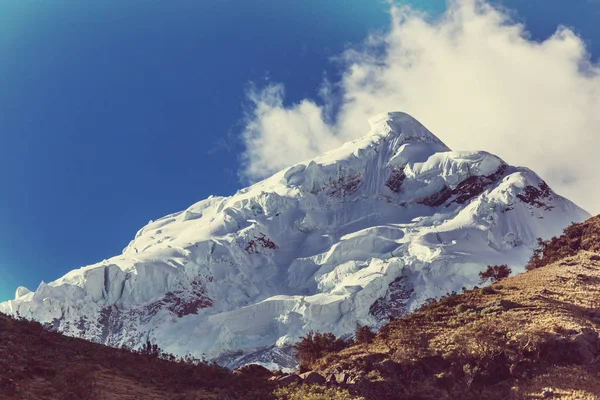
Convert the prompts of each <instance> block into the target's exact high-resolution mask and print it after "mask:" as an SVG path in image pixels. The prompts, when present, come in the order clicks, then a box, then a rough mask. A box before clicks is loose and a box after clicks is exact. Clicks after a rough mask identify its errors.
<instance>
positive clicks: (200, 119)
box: [0, 0, 600, 300]
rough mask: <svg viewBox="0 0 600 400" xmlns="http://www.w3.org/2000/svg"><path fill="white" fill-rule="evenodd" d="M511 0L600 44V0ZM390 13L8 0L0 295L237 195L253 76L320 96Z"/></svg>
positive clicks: (291, 93)
mask: <svg viewBox="0 0 600 400" xmlns="http://www.w3.org/2000/svg"><path fill="white" fill-rule="evenodd" d="M503 3H504V4H505V5H507V6H509V7H511V8H516V9H517V12H518V15H519V18H520V19H522V20H523V21H524V22H525V23H526V24H527V28H528V29H529V31H531V33H532V35H533V37H534V38H539V39H541V38H545V37H547V36H548V35H549V34H551V33H552V32H554V30H555V29H556V26H557V25H558V24H561V23H562V24H566V25H569V26H573V27H574V28H575V30H576V32H578V33H579V34H580V35H581V36H582V37H583V38H584V39H585V40H586V42H587V43H588V45H589V48H590V49H591V51H592V55H593V57H598V55H600V27H598V24H597V21H598V20H600V3H598V2H594V1H593V0H588V1H586V0H577V1H566V0H544V1H542V0H528V1H522V0H504V1H503ZM412 4H413V5H414V6H416V7H419V8H421V9H425V10H428V11H429V12H431V13H432V14H434V15H437V14H439V13H440V12H441V11H442V10H443V9H444V2H443V1H439V0H435V1H434V0H431V1H425V0H421V1H413V2H412ZM388 25H389V15H388V14H387V8H386V6H385V4H384V3H382V2H379V1H377V0H327V1H322V0H304V1H302V2H299V1H295V2H287V1H280V0H203V1H197V0H178V1H165V0H147V1H141V0H102V1H99V0H89V1H75V0H54V1H51V2H50V1H48V2H38V1H30V0H21V1H9V0H0V55H1V57H0V184H1V185H2V191H1V192H0V221H2V223H1V224H0V300H6V299H8V298H12V295H13V293H14V290H15V289H16V287H17V286H19V285H24V286H27V287H29V288H30V289H35V288H36V287H37V285H38V284H39V282H40V281H41V280H44V281H51V280H54V279H56V278H58V277H59V276H61V275H62V274H64V273H65V272H67V271H69V270H71V269H73V268H77V267H80V266H83V265H86V264H90V263H94V262H97V261H101V260H102V259H104V258H108V257H110V256H113V255H116V254H118V253H120V251H121V250H122V248H123V247H125V246H126V245H127V243H128V242H129V240H130V239H132V238H133V236H134V234H135V232H136V231H137V230H138V229H139V228H141V227H142V226H143V225H144V224H145V223H147V222H148V220H150V219H155V218H158V217H160V216H162V215H165V214H168V213H171V212H174V211H177V210H180V209H183V208H186V207H188V206H189V205H191V204H192V203H194V202H196V201H198V200H201V199H203V198H205V197H207V196H208V195H210V194H217V195H228V194H232V193H234V192H235V191H236V190H237V189H239V188H240V187H241V186H242V183H241V182H240V178H239V169H240V165H241V164H240V157H241V153H242V152H243V150H244V144H243V141H241V140H240V138H239V137H240V133H241V132H242V130H243V128H244V123H243V117H244V110H246V109H247V107H248V101H247V99H246V92H247V90H248V88H249V83H250V82H255V83H257V84H258V85H259V86H260V85H264V84H265V83H268V82H282V83H284V84H285V87H286V98H285V101H286V103H289V104H291V103H294V102H296V101H299V100H300V99H303V98H317V97H318V96H317V91H318V88H319V86H320V84H321V82H322V80H323V76H324V74H326V75H327V77H328V78H329V79H330V80H333V81H335V80H337V79H339V76H340V73H341V71H340V68H339V65H337V64H336V63H335V62H332V61H331V57H333V56H335V55H338V54H340V52H342V51H343V50H344V49H345V48H346V46H347V45H348V44H358V43H360V42H361V41H362V40H363V39H364V38H365V37H366V35H367V34H368V32H370V31H372V30H384V29H387V27H388Z"/></svg>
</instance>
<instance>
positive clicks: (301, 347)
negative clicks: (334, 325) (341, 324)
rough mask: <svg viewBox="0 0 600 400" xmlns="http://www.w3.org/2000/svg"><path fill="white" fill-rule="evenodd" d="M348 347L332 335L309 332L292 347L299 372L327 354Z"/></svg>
mask: <svg viewBox="0 0 600 400" xmlns="http://www.w3.org/2000/svg"><path fill="white" fill-rule="evenodd" d="M346 347H348V343H347V342H345V341H344V339H341V338H337V337H336V336H335V335H334V334H333V333H320V332H314V331H310V332H308V334H307V335H306V336H303V337H301V338H300V341H299V342H298V343H296V344H295V345H294V349H295V350H296V359H297V360H298V362H299V363H300V370H304V369H307V368H308V367H309V366H310V365H311V364H312V363H313V362H315V361H316V360H317V359H319V358H321V357H322V356H324V355H325V354H327V353H332V352H336V351H340V350H342V349H344V348H346Z"/></svg>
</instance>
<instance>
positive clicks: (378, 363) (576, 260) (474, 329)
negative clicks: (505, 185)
mask: <svg viewBox="0 0 600 400" xmlns="http://www.w3.org/2000/svg"><path fill="white" fill-rule="evenodd" d="M598 243H600V216H597V217H594V218H592V219H590V220H588V221H586V222H585V223H583V224H579V225H576V226H574V227H571V228H569V229H567V230H566V232H565V234H564V235H562V236H560V237H558V238H556V239H554V240H552V241H551V242H550V244H549V245H548V246H547V247H546V250H547V251H546V252H545V253H546V256H545V257H543V258H542V259H543V262H541V263H538V264H537V266H538V267H539V268H536V269H534V270H532V271H530V272H526V273H524V274H520V275H517V276H515V277H512V278H507V279H504V280H502V281H501V282H499V283H496V284H493V285H491V286H489V287H486V288H484V289H478V290H470V291H467V292H466V293H464V294H459V295H451V296H447V297H444V298H443V299H442V300H441V301H439V302H435V303H432V304H430V305H427V306H424V307H423V308H422V309H420V310H419V311H417V312H416V313H413V314H410V315H407V316H405V317H403V318H400V319H398V320H395V321H393V322H391V323H390V324H388V325H386V326H384V327H383V328H382V330H381V332H380V333H379V334H378V335H377V336H376V338H375V339H374V341H373V342H372V343H371V344H366V345H357V346H353V347H350V348H348V349H346V350H343V351H342V352H340V353H337V354H330V355H327V356H326V357H324V358H323V359H320V360H318V361H317V362H316V363H315V364H314V365H313V368H314V369H315V370H316V371H318V372H319V373H320V374H321V375H322V376H323V377H324V378H326V379H327V381H329V382H330V383H332V382H336V381H337V382H340V383H345V384H343V386H346V387H349V388H350V389H351V391H352V392H353V393H355V394H359V395H362V396H364V397H365V398H366V399H377V400H386V399H394V400H402V399H490V400H493V399H542V398H557V399H577V400H585V399H589V400H592V399H598V398H600V337H599V334H600V248H599V247H598ZM590 248H593V249H594V251H589V249H590ZM556 254H563V255H565V256H562V257H558V258H554V259H553V256H554V255H556Z"/></svg>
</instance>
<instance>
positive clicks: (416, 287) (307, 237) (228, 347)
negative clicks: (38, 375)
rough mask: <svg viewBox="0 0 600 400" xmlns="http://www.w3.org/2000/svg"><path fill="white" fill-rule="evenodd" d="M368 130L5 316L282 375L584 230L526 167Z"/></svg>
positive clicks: (144, 233) (193, 210)
mask: <svg viewBox="0 0 600 400" xmlns="http://www.w3.org/2000/svg"><path fill="white" fill-rule="evenodd" d="M371 125H372V129H371V132H370V133H369V134H368V135H367V136H365V137H364V138H362V139H359V140H355V141H353V142H350V143H347V144H345V145H344V146H342V147H341V148H339V149H337V150H335V151H331V152H328V153H326V154H324V155H322V156H320V157H318V158H316V159H314V160H310V161H306V162H303V163H300V164H297V165H294V166H292V167H290V168H287V169H285V170H283V171H281V172H279V173H277V174H275V175H274V176H272V177H270V178H268V179H266V180H264V181H261V182H259V183H257V184H255V185H253V186H250V187H248V188H246V189H243V190H240V191H239V192H237V193H236V194H235V195H234V196H231V197H209V198H208V199H206V200H203V201H200V202H198V203H196V204H194V205H192V206H191V207H189V208H188V209H187V210H184V211H181V212H178V213H175V214H171V215H168V216H166V217H163V218H161V219H159V220H157V221H154V222H150V223H149V224H148V225H146V226H145V227H144V228H142V229H141V230H140V231H139V232H138V233H137V234H136V236H135V238H134V239H133V240H132V241H131V243H129V245H128V246H127V247H126V248H125V249H124V251H123V254H122V255H119V256H116V257H114V258H111V259H109V260H104V261H103V262H100V263H98V264H94V265H90V266H87V267H83V268H80V269H78V270H74V271H71V272H70V273H68V274H67V275H65V276H63V277H62V278H60V279H58V280H56V281H54V282H52V283H49V284H46V283H43V282H42V283H41V284H40V286H39V287H38V288H37V290H35V292H31V291H29V290H27V289H26V288H19V289H18V290H17V293H16V298H15V300H11V301H8V302H5V303H1V304H0V311H1V312H5V313H11V314H17V313H18V314H20V315H21V316H24V317H28V318H34V319H36V320H39V321H41V322H45V323H49V324H53V325H54V326H55V327H57V328H58V329H59V330H60V331H62V332H64V333H65V334H67V335H72V336H79V337H83V338H86V339H89V340H92V341H96V342H101V343H106V344H109V345H113V346H120V345H123V344H126V345H129V346H133V347H139V346H140V345H141V344H142V343H144V342H145V341H146V340H147V339H150V340H152V341H154V342H156V343H158V344H159V345H160V347H162V348H163V349H164V350H166V351H168V352H171V353H175V354H181V355H183V354H186V353H191V354H193V355H196V356H201V355H206V356H207V357H209V358H217V357H218V358H219V360H222V361H223V360H229V361H228V362H229V363H230V364H235V362H237V361H239V360H243V361H244V362H249V361H253V360H258V361H260V362H263V363H265V364H269V363H270V362H272V363H274V364H278V365H286V364H289V354H288V353H286V352H285V351H284V349H285V346H286V345H288V344H290V343H293V342H294V341H295V340H297V338H298V337H299V336H301V335H303V334H304V333H306V332H307V331H308V330H311V329H313V330H318V331H322V332H325V331H331V332H334V333H335V334H337V335H342V334H347V333H350V332H352V331H354V329H355V328H356V326H357V325H358V324H362V325H364V324H370V325H375V326H376V325H378V324H380V323H381V322H382V321H385V320H386V319H389V318H390V317H394V316H398V315H401V314H403V313H406V312H408V311H410V310H412V309H414V308H416V307H418V306H419V305H420V304H422V303H423V302H424V301H425V300H426V299H428V298H431V297H439V296H442V295H444V294H446V293H449V292H452V291H460V290H461V288H462V287H463V286H466V287H470V286H473V285H475V284H477V281H478V273H479V272H480V271H481V270H482V269H484V268H485V267H486V266H487V265H488V264H498V263H508V264H509V266H511V267H512V268H513V270H515V271H520V270H521V269H522V268H523V266H524V265H525V263H526V261H527V260H528V258H529V256H530V255H531V252H532V248H533V247H534V246H535V242H536V238H537V237H543V238H548V237H550V236H553V235H557V234H559V233H561V231H562V229H563V228H564V227H565V226H567V225H568V224H570V223H571V222H573V221H577V222H579V221H583V220H584V219H586V218H588V217H589V214H588V213H586V212H585V211H584V210H582V209H581V208H579V207H577V206H576V205H574V204H573V203H571V202H570V201H568V200H567V199H565V198H563V197H560V196H558V195H556V194H555V193H554V192H553V191H552V190H551V189H550V188H549V187H548V186H547V185H546V183H545V182H544V181H543V180H542V179H540V178H539V177H538V176H537V175H536V174H535V173H534V172H532V171H530V170H529V169H527V168H521V167H513V166H509V165H506V164H505V163H504V162H503V161H502V160H501V159H500V158H498V157H496V156H494V155H492V154H489V153H486V152H453V151H450V150H449V149H448V148H447V147H446V146H445V145H444V143H442V142H441V141H440V140H439V139H438V138H437V137H435V136H434V135H433V134H432V133H431V132H429V131H428V130H427V129H426V128H425V127H423V126H422V125H421V124H420V123H419V122H417V121H416V120H415V119H413V118H412V117H410V116H409V115H407V114H404V113H388V114H384V115H382V116H379V117H377V118H375V119H373V120H372V121H371ZM273 345H276V346H273ZM277 346H279V347H277ZM228 357H229V358H228ZM253 357H254V358H253ZM269 357H271V358H269ZM236 360H237V361H236Z"/></svg>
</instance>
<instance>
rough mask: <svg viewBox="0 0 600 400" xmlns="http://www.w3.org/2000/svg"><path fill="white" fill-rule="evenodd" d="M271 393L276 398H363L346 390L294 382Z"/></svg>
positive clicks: (342, 399)
mask: <svg viewBox="0 0 600 400" xmlns="http://www.w3.org/2000/svg"><path fill="white" fill-rule="evenodd" d="M273 394H274V395H275V398H276V399H277V400H364V398H363V397H353V396H351V395H350V393H348V390H346V389H341V388H331V387H329V388H328V387H325V386H319V385H301V386H298V385H296V384H294V385H290V386H284V387H281V388H278V389H276V390H275V391H274V392H273Z"/></svg>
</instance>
